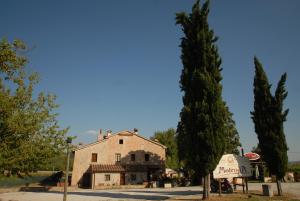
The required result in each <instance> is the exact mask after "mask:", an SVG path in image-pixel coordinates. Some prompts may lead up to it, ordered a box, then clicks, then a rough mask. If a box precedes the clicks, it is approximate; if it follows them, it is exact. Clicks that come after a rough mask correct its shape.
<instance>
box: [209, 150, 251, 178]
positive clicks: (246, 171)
mask: <svg viewBox="0 0 300 201" xmlns="http://www.w3.org/2000/svg"><path fill="white" fill-rule="evenodd" d="M213 175H214V178H215V179H220V178H232V177H250V176H252V174H251V166H250V161H249V159H248V158H246V157H242V156H238V155H235V154H226V155H223V156H222V158H221V160H220V162H219V164H218V165H217V167H216V169H215V170H214V171H213Z"/></svg>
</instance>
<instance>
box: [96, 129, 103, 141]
mask: <svg viewBox="0 0 300 201" xmlns="http://www.w3.org/2000/svg"><path fill="white" fill-rule="evenodd" d="M101 140H103V135H102V129H100V130H99V134H98V139H97V141H98V142H99V141H101Z"/></svg>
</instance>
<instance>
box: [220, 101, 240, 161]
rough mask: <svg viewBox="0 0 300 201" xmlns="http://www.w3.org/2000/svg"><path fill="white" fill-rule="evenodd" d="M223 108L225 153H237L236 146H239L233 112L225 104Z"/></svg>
mask: <svg viewBox="0 0 300 201" xmlns="http://www.w3.org/2000/svg"><path fill="white" fill-rule="evenodd" d="M225 109H226V115H225V130H224V131H225V136H226V139H225V153H228V154H237V155H238V154H239V150H238V146H241V143H240V136H239V133H238V131H237V129H236V127H235V121H234V120H233V118H232V116H233V113H231V112H230V111H229V108H228V107H227V106H225Z"/></svg>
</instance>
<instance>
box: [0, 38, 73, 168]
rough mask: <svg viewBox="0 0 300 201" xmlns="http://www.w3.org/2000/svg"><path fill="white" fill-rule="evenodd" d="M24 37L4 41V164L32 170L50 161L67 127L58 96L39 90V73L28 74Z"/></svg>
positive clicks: (0, 91)
mask: <svg viewBox="0 0 300 201" xmlns="http://www.w3.org/2000/svg"><path fill="white" fill-rule="evenodd" d="M25 50H26V46H25V44H24V43H23V42H22V41H18V40H16V41H14V42H13V43H12V44H10V43H8V41H7V40H2V42H0V112H1V113H0V153H1V154H0V168H1V169H2V170H9V171H12V172H18V171H23V172H29V171H34V170H37V169H39V168H42V167H43V165H46V164H47V163H48V162H49V160H50V159H51V157H53V156H54V155H55V154H56V153H57V152H58V151H59V150H60V149H61V148H62V147H63V146H64V142H63V141H64V136H65V133H66V132H67V129H60V128H59V126H58V122H57V120H56V117H57V114H56V113H55V112H54V109H55V108H57V107H58V106H57V105H56V104H55V99H56V96H55V95H52V94H44V93H39V94H38V96H37V98H34V88H35V86H36V84H38V81H39V76H38V74H37V73H32V74H27V72H26V69H25V64H26V63H27V60H26V58H25V57H24V56H21V55H20V53H23V52H22V51H25Z"/></svg>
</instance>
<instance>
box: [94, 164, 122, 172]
mask: <svg viewBox="0 0 300 201" xmlns="http://www.w3.org/2000/svg"><path fill="white" fill-rule="evenodd" d="M90 168H91V169H90V170H91V171H92V172H124V171H125V169H124V168H123V167H122V166H121V165H117V164H91V167H90Z"/></svg>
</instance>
